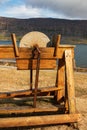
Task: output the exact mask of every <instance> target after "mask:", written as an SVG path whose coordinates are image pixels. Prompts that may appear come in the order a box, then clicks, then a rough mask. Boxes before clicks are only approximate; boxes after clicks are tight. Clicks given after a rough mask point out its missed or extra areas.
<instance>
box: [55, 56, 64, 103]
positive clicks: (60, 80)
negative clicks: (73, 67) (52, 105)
mask: <svg viewBox="0 0 87 130" xmlns="http://www.w3.org/2000/svg"><path fill="white" fill-rule="evenodd" d="M64 76H65V61H64V58H62V59H59V61H58V68H57V76H56V87H58V88H60V87H61V86H62V88H63V89H62V90H61V91H58V92H57V101H58V102H59V103H60V101H61V98H62V97H63V96H64V86H65V83H64V80H65V77H64Z"/></svg>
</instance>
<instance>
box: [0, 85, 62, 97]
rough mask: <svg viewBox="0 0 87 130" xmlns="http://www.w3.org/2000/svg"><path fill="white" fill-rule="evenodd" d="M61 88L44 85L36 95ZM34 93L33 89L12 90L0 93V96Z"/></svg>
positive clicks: (18, 95)
mask: <svg viewBox="0 0 87 130" xmlns="http://www.w3.org/2000/svg"><path fill="white" fill-rule="evenodd" d="M61 89H62V88H57V87H46V88H41V89H38V90H37V93H38V95H40V94H42V93H46V92H52V91H56V90H59V91H60V90H61ZM32 95H34V90H22V91H14V92H4V93H0V98H13V97H23V96H32Z"/></svg>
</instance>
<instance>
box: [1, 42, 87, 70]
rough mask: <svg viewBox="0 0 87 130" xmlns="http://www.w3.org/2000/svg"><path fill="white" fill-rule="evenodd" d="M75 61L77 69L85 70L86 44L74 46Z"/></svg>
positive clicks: (86, 65) (86, 58)
mask: <svg viewBox="0 0 87 130" xmlns="http://www.w3.org/2000/svg"><path fill="white" fill-rule="evenodd" d="M0 44H6V45H8V44H10V45H11V41H0ZM75 61H76V66H77V67H84V68H87V45H86V44H79V45H76V48H75Z"/></svg>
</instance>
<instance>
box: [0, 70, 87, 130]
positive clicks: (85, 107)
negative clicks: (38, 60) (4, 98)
mask: <svg viewBox="0 0 87 130" xmlns="http://www.w3.org/2000/svg"><path fill="white" fill-rule="evenodd" d="M34 75H35V74H34ZM55 75H56V71H55V70H54V71H41V72H40V79H39V86H41V87H43V84H44V86H48V85H54V83H55ZM49 77H50V78H49ZM74 81H75V90H76V106H77V110H78V111H79V112H80V113H81V115H82V118H81V121H80V123H79V128H80V130H87V129H86V128H87V126H86V125H87V73H82V72H74ZM28 85H29V71H17V70H16V69H12V68H11V69H7V68H0V92H6V91H15V90H23V89H28V88H29V86H28ZM26 129H27V130H34V129H35V130H73V129H72V128H71V127H69V126H67V125H62V126H50V127H42V128H41V127H38V128H12V130H26ZM10 130H11V129H10Z"/></svg>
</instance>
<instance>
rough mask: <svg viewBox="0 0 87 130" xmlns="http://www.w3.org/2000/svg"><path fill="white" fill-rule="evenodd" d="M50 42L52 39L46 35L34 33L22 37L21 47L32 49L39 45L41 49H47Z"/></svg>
mask: <svg viewBox="0 0 87 130" xmlns="http://www.w3.org/2000/svg"><path fill="white" fill-rule="evenodd" d="M49 42H50V39H49V38H48V36H47V35H45V34H44V33H42V32H38V31H32V32H29V33H27V34H25V35H24V36H23V37H22V39H21V41H20V45H19V46H20V47H29V48H31V47H33V46H34V45H35V44H38V46H39V47H46V46H47V44H48V43H49Z"/></svg>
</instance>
